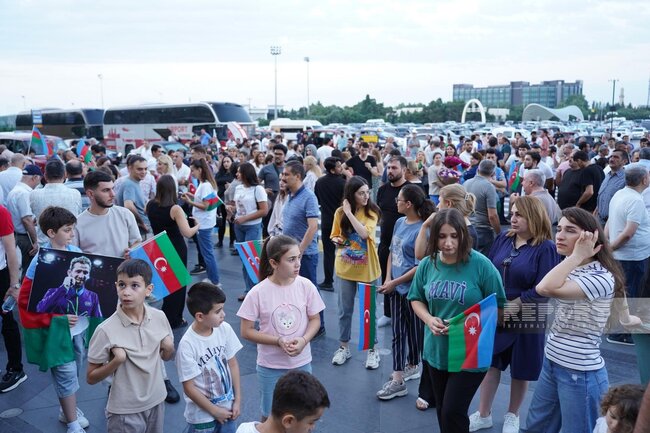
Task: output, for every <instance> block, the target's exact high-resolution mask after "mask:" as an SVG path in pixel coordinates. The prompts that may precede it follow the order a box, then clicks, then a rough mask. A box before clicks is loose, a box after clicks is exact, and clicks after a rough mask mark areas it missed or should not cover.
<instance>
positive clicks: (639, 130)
mask: <svg viewBox="0 0 650 433" xmlns="http://www.w3.org/2000/svg"><path fill="white" fill-rule="evenodd" d="M647 133H648V130H647V129H645V128H644V127H643V126H635V127H634V128H632V132H631V133H630V138H631V139H633V140H639V139H641V138H643V137H645V136H646V134H647Z"/></svg>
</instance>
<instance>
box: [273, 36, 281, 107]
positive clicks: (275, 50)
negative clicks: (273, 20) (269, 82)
mask: <svg viewBox="0 0 650 433" xmlns="http://www.w3.org/2000/svg"><path fill="white" fill-rule="evenodd" d="M280 54H282V47H280V46H279V45H271V55H272V56H273V60H274V63H275V104H274V106H273V118H274V119H277V118H278V56H279V55H280Z"/></svg>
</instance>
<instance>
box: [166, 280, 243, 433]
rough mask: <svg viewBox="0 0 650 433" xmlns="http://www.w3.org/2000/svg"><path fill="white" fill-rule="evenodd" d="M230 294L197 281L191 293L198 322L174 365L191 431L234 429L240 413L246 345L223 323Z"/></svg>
mask: <svg viewBox="0 0 650 433" xmlns="http://www.w3.org/2000/svg"><path fill="white" fill-rule="evenodd" d="M225 302H226V295H225V294H224V293H223V291H222V290H221V289H220V288H219V287H217V286H215V285H214V284H210V283H207V282H205V283H197V284H195V285H194V286H192V288H191V289H190V290H189V292H188V293H187V309H188V310H189V312H190V314H192V316H194V323H192V326H191V327H190V328H189V329H188V330H187V331H186V332H185V335H183V338H182V339H181V342H180V343H179V344H178V352H177V354H176V365H177V367H178V378H179V380H180V381H181V382H182V383H183V391H184V392H185V402H186V406H185V420H187V423H188V424H189V431H188V433H226V432H234V431H235V419H237V417H238V416H239V414H240V408H241V389H240V385H239V384H240V381H239V364H238V363H237V358H235V354H236V353H237V352H238V351H239V350H240V349H241V348H242V345H241V343H240V342H239V339H238V338H237V335H235V332H234V331H233V330H232V328H231V327H230V325H229V324H228V323H227V322H225V321H224V320H225V316H226V315H225V313H224V311H223V305H224V303H225Z"/></svg>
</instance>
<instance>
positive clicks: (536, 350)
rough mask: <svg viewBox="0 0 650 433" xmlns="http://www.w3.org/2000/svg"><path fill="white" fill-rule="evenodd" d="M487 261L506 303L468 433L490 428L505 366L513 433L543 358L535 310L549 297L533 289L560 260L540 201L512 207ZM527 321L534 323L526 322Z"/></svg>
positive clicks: (507, 429)
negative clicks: (498, 276) (499, 279)
mask: <svg viewBox="0 0 650 433" xmlns="http://www.w3.org/2000/svg"><path fill="white" fill-rule="evenodd" d="M489 258H490V260H491V261H492V264H493V265H494V266H495V267H496V268H497V269H498V270H499V273H500V274H501V277H502V278H503V285H504V288H505V292H506V299H507V300H508V302H507V304H506V306H505V308H504V324H503V326H502V327H498V328H497V333H496V336H495V340H494V354H493V356H492V366H491V367H490V369H489V370H488V373H487V375H486V376H485V379H483V383H481V388H480V389H481V399H480V403H479V410H478V411H477V412H475V413H473V414H472V415H471V416H470V417H469V420H470V431H477V430H480V429H484V428H490V427H492V415H491V410H492V402H493V401H494V396H495V395H496V392H497V388H498V387H499V382H500V380H501V372H502V371H505V370H506V368H508V366H509V367H510V376H511V378H512V382H511V384H510V404H509V406H508V412H507V413H506V414H505V416H504V421H503V433H517V432H519V408H520V406H521V403H522V401H523V399H524V397H525V396H526V390H527V389H528V382H529V381H535V380H537V378H538V377H539V373H540V371H541V369H542V361H543V359H544V331H545V323H546V315H545V314H544V312H545V311H546V308H545V307H546V306H544V305H543V306H542V307H539V306H540V304H545V303H546V302H547V301H548V298H544V297H542V296H540V295H538V294H537V292H536V291H535V286H537V284H538V283H539V282H540V281H541V280H542V278H543V277H544V276H545V275H546V274H547V273H548V272H549V271H550V270H551V269H553V267H554V266H555V265H557V264H558V263H559V261H560V256H559V255H558V254H557V253H556V252H555V245H554V244H553V242H552V241H551V222H550V220H549V217H548V214H547V213H546V210H545V208H544V205H543V204H542V202H541V201H540V200H539V199H538V198H535V197H531V196H525V197H520V198H518V199H517V200H516V201H515V202H514V204H513V205H512V220H511V229H510V230H508V231H507V232H504V233H501V234H500V235H499V236H498V237H497V238H496V240H495V241H494V244H493V246H492V249H491V250H490V254H489ZM522 309H523V311H526V313H522ZM531 317H532V318H534V319H537V320H533V319H531V320H529V321H525V319H526V318H531Z"/></svg>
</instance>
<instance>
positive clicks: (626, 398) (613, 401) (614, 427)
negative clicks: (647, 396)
mask: <svg viewBox="0 0 650 433" xmlns="http://www.w3.org/2000/svg"><path fill="white" fill-rule="evenodd" d="M644 391H645V388H644V387H643V386H641V385H620V386H615V387H612V388H610V389H609V391H607V394H605V397H603V401H602V402H601V403H600V410H601V413H602V414H603V416H601V417H600V418H598V420H597V421H596V428H594V433H632V431H633V430H634V424H635V423H636V418H637V416H638V415H639V409H640V407H641V400H642V399H643V392H644Z"/></svg>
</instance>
